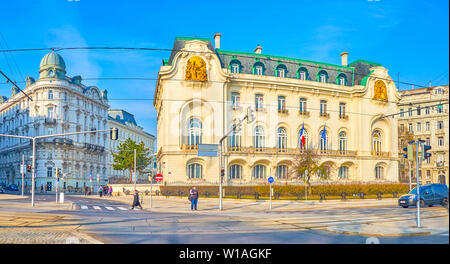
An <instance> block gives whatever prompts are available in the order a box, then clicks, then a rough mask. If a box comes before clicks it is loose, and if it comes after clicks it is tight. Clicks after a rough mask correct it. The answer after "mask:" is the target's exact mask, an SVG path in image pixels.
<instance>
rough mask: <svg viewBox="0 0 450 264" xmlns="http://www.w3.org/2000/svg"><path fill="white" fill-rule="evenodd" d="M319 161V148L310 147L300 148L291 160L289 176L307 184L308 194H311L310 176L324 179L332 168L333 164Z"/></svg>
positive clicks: (327, 177) (328, 175)
mask: <svg viewBox="0 0 450 264" xmlns="http://www.w3.org/2000/svg"><path fill="white" fill-rule="evenodd" d="M320 161H321V156H320V154H319V150H318V149H312V148H308V149H302V150H300V151H299V152H298V153H297V154H296V155H295V157H294V160H293V161H292V165H291V168H290V178H291V179H301V180H302V181H303V183H304V184H305V185H307V186H308V194H311V176H313V175H316V176H317V177H319V178H320V179H323V180H326V179H329V177H330V174H331V172H332V170H333V169H334V166H335V165H334V164H325V163H322V164H321V163H320Z"/></svg>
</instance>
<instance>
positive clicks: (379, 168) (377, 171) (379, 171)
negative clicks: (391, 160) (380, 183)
mask: <svg viewBox="0 0 450 264" xmlns="http://www.w3.org/2000/svg"><path fill="white" fill-rule="evenodd" d="M383 171H384V169H383V167H382V166H379V165H378V166H376V167H375V179H377V180H381V179H383Z"/></svg>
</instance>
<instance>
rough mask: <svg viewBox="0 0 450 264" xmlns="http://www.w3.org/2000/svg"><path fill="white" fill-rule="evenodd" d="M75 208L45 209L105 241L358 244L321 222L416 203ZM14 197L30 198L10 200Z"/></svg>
mask: <svg viewBox="0 0 450 264" xmlns="http://www.w3.org/2000/svg"><path fill="white" fill-rule="evenodd" d="M53 199H55V196H54V195H53V196H52V195H36V202H39V201H52V200H53ZM66 201H67V202H71V203H74V204H75V205H76V210H48V211H46V213H58V214H67V215H71V216H76V217H78V218H79V219H80V223H79V226H80V227H79V228H78V230H79V231H82V232H84V233H86V234H88V235H90V236H92V237H94V238H95V239H97V240H100V241H102V242H105V243H127V244H128V243H130V244H133V243H158V244H163V243H201V244H205V243H206V244H249V243H250V244H251V243H255V244H280V243H308V244H309V243H314V244H322V243H323V244H360V243H366V240H367V238H368V237H365V236H358V235H343V234H337V233H332V232H329V231H326V230H325V228H324V227H326V226H329V225H333V224H339V223H343V222H346V223H347V222H351V221H353V222H355V223H363V222H370V221H394V220H395V219H396V217H397V218H399V219H402V218H413V217H414V214H415V208H408V209H403V210H402V209H401V208H398V207H395V206H386V207H375V208H349V209H340V210H327V209H321V210H302V211H284V212H226V211H224V212H218V211H201V210H200V211H197V212H195V211H194V212H191V211H188V210H186V212H184V213H179V212H178V213H171V212H154V211H150V210H136V209H135V210H131V209H130V205H127V204H124V203H121V202H117V201H111V200H108V199H107V198H106V199H92V198H85V197H84V196H66ZM14 202H29V200H26V199H25V200H15V201H14ZM423 213H424V214H423V217H424V218H426V217H436V216H439V215H442V214H447V215H448V213H447V212H446V211H445V209H443V208H442V207H431V208H424V210H423ZM378 239H379V241H380V243H386V244H414V243H420V244H426V243H443V244H448V243H449V237H448V232H447V234H442V235H441V234H440V235H432V236H409V237H395V238H394V237H393V238H378Z"/></svg>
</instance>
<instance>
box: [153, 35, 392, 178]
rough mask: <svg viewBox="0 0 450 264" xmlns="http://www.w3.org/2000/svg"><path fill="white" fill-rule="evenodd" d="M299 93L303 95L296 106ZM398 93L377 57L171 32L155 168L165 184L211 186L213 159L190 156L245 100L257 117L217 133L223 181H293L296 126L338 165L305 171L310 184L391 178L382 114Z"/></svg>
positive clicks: (161, 79) (239, 114)
mask: <svg viewBox="0 0 450 264" xmlns="http://www.w3.org/2000/svg"><path fill="white" fill-rule="evenodd" d="M257 50H258V49H257ZM259 51H260V50H258V52H259ZM194 56H198V57H200V58H201V59H202V60H203V61H204V62H205V63H204V65H205V69H203V68H202V67H203V66H202V65H203V63H200V64H197V67H196V68H195V67H194V68H192V67H191V66H189V67H187V66H188V62H189V60H190V59H191V58H192V57H194ZM196 60H197V59H196ZM258 67H260V68H258ZM302 68H304V69H306V71H307V73H306V74H301V73H300V72H301V69H302ZM191 71H196V72H197V74H196V75H197V76H198V75H199V74H198V73H199V72H201V71H205V74H204V75H203V74H200V76H206V78H207V81H202V80H200V79H195V78H192V77H191V76H195V75H193V74H192V73H191ZM324 72H325V73H324ZM188 73H189V74H188ZM322 74H323V76H322ZM342 75H344V76H345V77H343V79H344V80H342V79H341V78H340V77H339V76H341V77H342ZM376 82H378V86H380V87H381V88H380V89H381V90H380V91H381V93H383V91H384V94H382V96H381V97H380V96H379V94H377V93H380V92H377V93H376V89H375V83H376ZM386 97H387V100H378V99H374V98H386ZM300 100H306V104H304V105H302V107H300V104H301V103H300ZM399 100H400V96H399V94H398V91H397V88H396V86H395V83H394V81H393V80H392V79H391V78H390V76H389V74H388V70H387V69H386V68H384V67H382V66H381V65H380V64H376V63H371V62H366V61H363V60H358V61H356V62H354V63H351V64H349V66H347V65H334V64H328V63H320V62H313V61H307V60H300V59H293V58H286V57H280V56H271V55H265V54H260V53H243V52H232V51H223V50H219V49H214V48H213V47H212V43H211V42H210V40H209V39H199V38H185V37H183V38H180V37H178V38H176V40H175V43H174V51H173V52H172V54H171V55H170V57H169V59H167V60H163V66H162V67H161V68H160V71H159V74H158V81H157V85H156V91H155V100H154V106H155V108H156V110H157V126H158V131H157V137H158V142H157V150H158V152H157V162H158V169H159V170H160V172H161V173H162V174H163V176H164V181H166V183H167V184H217V183H218V181H219V171H220V170H219V163H218V158H217V157H199V156H197V150H196V149H197V144H198V143H202V144H217V143H218V142H219V140H220V138H221V137H222V136H223V135H224V134H225V133H226V132H227V131H228V130H229V129H230V128H231V127H232V124H233V123H234V122H235V121H236V120H238V119H241V118H243V117H244V116H245V114H246V112H247V108H248V107H251V108H252V109H254V110H256V112H255V113H256V120H255V121H254V122H252V123H249V124H247V123H244V124H243V126H242V128H241V130H240V132H239V133H237V134H236V135H234V136H233V138H231V137H229V138H228V139H227V140H225V141H224V156H225V158H224V160H225V166H224V169H225V183H226V184H229V185H234V184H254V183H266V182H267V177H269V176H274V178H275V179H276V182H277V183H285V182H286V183H299V182H301V181H300V180H299V179H298V177H296V176H295V175H290V174H289V173H288V171H289V165H290V162H291V161H292V159H293V157H294V156H295V154H296V153H299V151H300V148H302V147H303V146H299V132H300V131H301V129H302V128H303V126H304V129H305V130H306V131H307V140H306V147H308V148H315V149H320V155H321V162H322V164H324V165H327V166H328V165H329V167H335V168H336V170H334V171H332V172H331V176H330V179H329V180H327V181H323V180H319V179H318V177H316V176H313V177H312V181H313V182H316V183H320V182H331V183H337V182H341V183H349V182H365V183H369V182H398V160H399V158H398V140H397V139H398V134H397V133H398V131H397V120H396V119H392V118H381V117H382V116H383V115H384V114H386V113H395V112H397V111H398V107H397V102H398V101H399ZM324 127H325V130H326V136H327V139H326V141H325V142H324V141H323V140H322V139H321V135H322V131H323V129H324Z"/></svg>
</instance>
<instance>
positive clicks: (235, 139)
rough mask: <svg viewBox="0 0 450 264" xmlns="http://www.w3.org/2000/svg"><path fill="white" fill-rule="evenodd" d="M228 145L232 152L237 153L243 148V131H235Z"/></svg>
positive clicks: (229, 138)
mask: <svg viewBox="0 0 450 264" xmlns="http://www.w3.org/2000/svg"><path fill="white" fill-rule="evenodd" d="M228 144H229V147H230V150H231V151H237V150H239V149H240V147H241V131H240V130H234V131H233V132H231V135H230V136H229V137H228Z"/></svg>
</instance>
